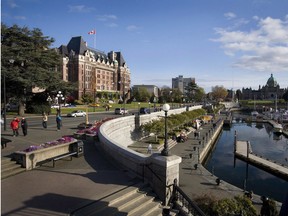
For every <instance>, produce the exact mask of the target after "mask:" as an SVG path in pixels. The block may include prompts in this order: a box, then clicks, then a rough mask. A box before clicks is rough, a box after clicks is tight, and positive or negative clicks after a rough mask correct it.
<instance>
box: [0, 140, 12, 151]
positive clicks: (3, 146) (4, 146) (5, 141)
mask: <svg viewBox="0 0 288 216" xmlns="http://www.w3.org/2000/svg"><path fill="white" fill-rule="evenodd" d="M9 142H12V140H9V139H6V138H4V137H1V148H2V149H4V148H6V147H7V143H9Z"/></svg>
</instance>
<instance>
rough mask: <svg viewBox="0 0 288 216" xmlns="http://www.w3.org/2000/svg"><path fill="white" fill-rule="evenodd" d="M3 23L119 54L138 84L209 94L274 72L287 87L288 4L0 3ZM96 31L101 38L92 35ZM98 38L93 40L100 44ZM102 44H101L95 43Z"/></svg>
mask: <svg viewBox="0 0 288 216" xmlns="http://www.w3.org/2000/svg"><path fill="white" fill-rule="evenodd" d="M1 4H2V5H1V14H2V15H1V19H2V22H3V23H5V24H6V25H8V26H11V25H13V24H18V25H19V26H27V27H29V28H30V29H32V28H40V29H41V30H42V32H43V34H44V35H46V36H49V37H53V38H54V39H55V40H56V41H55V43H54V44H53V47H59V46H60V45H62V44H64V45H67V44H68V42H69V40H70V39H71V37H74V36H82V37H83V39H84V40H85V41H87V43H88V45H89V46H91V47H94V46H95V47H96V49H99V50H101V51H104V52H105V53H107V52H109V51H112V50H113V51H121V52H122V54H123V56H124V58H125V60H126V62H127V64H128V67H129V68H130V71H131V82H132V85H134V84H137V85H138V84H147V85H153V84H154V85H157V86H159V87H162V86H164V85H166V86H169V87H171V85H172V84H171V80H172V78H174V77H178V76H179V75H183V76H184V77H194V78H195V79H196V83H197V84H198V85H199V86H200V87H203V88H204V89H205V91H206V92H209V91H211V87H213V86H216V85H221V86H224V87H225V88H227V89H231V88H233V89H234V90H236V89H242V87H244V88H250V87H251V88H252V89H258V87H259V85H261V86H262V85H265V84H266V82H267V79H268V78H269V77H270V75H271V73H273V76H274V78H275V79H276V80H277V82H278V83H279V85H280V87H281V88H287V87H288V1H287V0H221V1H220V0H218V1H216V0H179V1H175V0H173V1H172V0H122V1H120V0H109V1H105V0H49V1H47V0H2V2H1ZM93 29H95V30H96V35H95V37H94V35H89V34H88V32H89V31H91V30H93ZM94 39H95V40H94ZM95 41H96V43H95Z"/></svg>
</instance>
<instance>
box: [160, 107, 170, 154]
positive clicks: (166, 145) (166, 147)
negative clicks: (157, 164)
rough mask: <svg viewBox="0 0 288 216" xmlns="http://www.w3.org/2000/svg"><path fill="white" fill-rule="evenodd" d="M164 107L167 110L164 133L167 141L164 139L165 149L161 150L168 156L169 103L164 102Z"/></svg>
mask: <svg viewBox="0 0 288 216" xmlns="http://www.w3.org/2000/svg"><path fill="white" fill-rule="evenodd" d="M162 109H163V111H164V112H165V134H164V138H165V141H164V149H163V150H162V151H161V155H162V156H168V151H169V149H168V142H167V113H168V111H169V109H170V106H169V104H164V105H163V107H162Z"/></svg>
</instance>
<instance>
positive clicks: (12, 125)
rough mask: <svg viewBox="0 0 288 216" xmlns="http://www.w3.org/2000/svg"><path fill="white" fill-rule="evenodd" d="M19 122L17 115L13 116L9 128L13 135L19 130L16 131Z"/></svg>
mask: <svg viewBox="0 0 288 216" xmlns="http://www.w3.org/2000/svg"><path fill="white" fill-rule="evenodd" d="M19 122H20V120H19V119H18V118H17V117H14V119H13V120H12V121H11V123H10V127H11V129H12V131H13V137H15V136H18V135H19V132H18V129H19Z"/></svg>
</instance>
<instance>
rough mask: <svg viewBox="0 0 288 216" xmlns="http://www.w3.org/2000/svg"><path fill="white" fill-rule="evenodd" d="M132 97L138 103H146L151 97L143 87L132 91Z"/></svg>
mask: <svg viewBox="0 0 288 216" xmlns="http://www.w3.org/2000/svg"><path fill="white" fill-rule="evenodd" d="M133 97H134V98H135V99H136V100H137V101H140V102H148V101H149V99H150V97H151V95H150V94H149V92H148V91H147V89H146V88H145V87H140V88H138V89H134V91H133Z"/></svg>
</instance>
